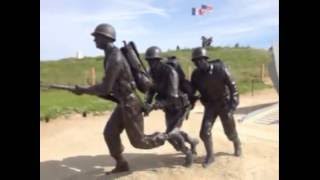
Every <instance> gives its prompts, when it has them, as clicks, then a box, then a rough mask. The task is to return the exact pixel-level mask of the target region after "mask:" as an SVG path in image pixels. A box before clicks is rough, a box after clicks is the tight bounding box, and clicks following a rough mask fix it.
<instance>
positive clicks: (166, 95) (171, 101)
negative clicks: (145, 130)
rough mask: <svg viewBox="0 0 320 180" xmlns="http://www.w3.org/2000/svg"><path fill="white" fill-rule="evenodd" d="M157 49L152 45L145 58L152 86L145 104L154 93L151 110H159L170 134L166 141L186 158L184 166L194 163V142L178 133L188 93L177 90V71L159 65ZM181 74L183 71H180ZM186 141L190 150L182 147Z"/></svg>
mask: <svg viewBox="0 0 320 180" xmlns="http://www.w3.org/2000/svg"><path fill="white" fill-rule="evenodd" d="M160 53H161V50H160V48H159V47H156V46H152V47H150V48H148V49H147V51H146V53H145V58H146V60H147V62H148V63H149V66H150V75H151V77H152V80H153V84H154V86H153V87H152V88H150V90H149V91H148V93H147V97H146V103H147V104H151V103H152V100H153V97H154V95H155V94H157V95H156V97H155V99H156V102H155V103H154V104H153V106H152V107H153V108H154V109H162V110H163V111H164V113H165V119H166V126H167V129H166V133H168V135H169V140H168V141H169V142H170V144H172V145H173V147H174V148H175V149H176V150H177V151H181V152H182V153H184V154H185V155H186V159H185V164H184V165H185V166H187V167H189V166H191V165H192V163H193V155H192V154H196V145H197V144H198V143H199V142H198V140H197V139H194V138H191V137H190V136H189V135H188V134H187V133H186V132H184V131H181V130H180V128H181V126H182V123H183V120H184V119H185V115H186V113H188V112H187V109H188V108H187V107H188V106H189V105H190V102H189V100H188V96H187V94H185V93H183V92H182V91H181V90H180V89H179V75H178V73H177V72H176V70H175V69H174V68H173V67H172V66H170V65H168V64H166V63H164V62H161V60H162V59H163V58H162V57H161V56H160ZM181 71H182V69H181ZM182 73H183V72H182ZM185 142H188V143H189V144H190V145H191V150H190V149H189V148H188V147H187V146H186V145H185Z"/></svg>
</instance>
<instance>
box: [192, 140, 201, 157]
mask: <svg viewBox="0 0 320 180" xmlns="http://www.w3.org/2000/svg"><path fill="white" fill-rule="evenodd" d="M198 144H199V141H198V139H195V138H194V139H191V141H190V146H191V152H192V154H193V155H197V154H198V153H197V150H196V146H197V145H198Z"/></svg>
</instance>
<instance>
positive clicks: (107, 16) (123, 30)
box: [40, 0, 169, 59]
mask: <svg viewBox="0 0 320 180" xmlns="http://www.w3.org/2000/svg"><path fill="white" fill-rule="evenodd" d="M151 3H152V1H150V0H142V1H138V0H136V1H126V2H124V1H115V0H111V1H110V0H109V1H107V2H106V3H105V4H107V5H108V6H105V7H101V8H99V9H98V10H97V11H95V12H92V11H88V10H87V11H82V10H81V9H77V8H75V7H73V9H72V10H70V11H62V12H60V11H59V13H58V12H57V11H55V9H53V10H52V9H50V8H47V9H45V8H44V9H42V10H41V11H40V47H41V52H40V57H41V58H46V59H47V58H49V59H57V58H62V57H65V56H73V55H74V53H75V52H76V51H77V50H79V49H80V50H81V49H82V51H83V52H84V53H85V55H95V54H96V53H97V52H98V51H97V50H96V49H95V47H94V44H93V42H92V37H91V36H90V33H91V32H92V31H93V30H94V28H95V26H96V25H98V24H100V23H109V24H112V25H113V26H114V27H115V29H116V31H117V38H118V39H119V40H120V42H117V43H116V44H120V43H121V40H123V39H132V37H138V36H141V35H146V34H149V33H150V30H149V29H148V28H147V27H146V26H144V22H143V20H142V18H143V16H144V15H155V16H160V17H163V18H168V17H169V15H168V13H167V12H166V10H165V9H161V8H158V7H155V6H153V5H152V4H151ZM85 50H86V51H85ZM54 54H59V56H57V55H54Z"/></svg>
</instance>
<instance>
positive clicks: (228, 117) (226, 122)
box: [220, 110, 242, 156]
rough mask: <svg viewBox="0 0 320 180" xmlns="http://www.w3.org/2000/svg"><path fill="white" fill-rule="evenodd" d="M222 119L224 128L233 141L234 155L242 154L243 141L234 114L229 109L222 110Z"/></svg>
mask: <svg viewBox="0 0 320 180" xmlns="http://www.w3.org/2000/svg"><path fill="white" fill-rule="evenodd" d="M220 119H221V122H222V126H223V130H224V133H225V134H226V136H227V137H228V139H229V140H230V141H232V142H233V146H234V155H235V156H241V154H242V151H241V142H240V139H239V136H238V133H237V130H236V123H235V120H234V117H233V114H232V113H231V112H229V111H228V110H222V111H221V112H220Z"/></svg>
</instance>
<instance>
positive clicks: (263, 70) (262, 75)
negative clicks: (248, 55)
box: [260, 64, 265, 81]
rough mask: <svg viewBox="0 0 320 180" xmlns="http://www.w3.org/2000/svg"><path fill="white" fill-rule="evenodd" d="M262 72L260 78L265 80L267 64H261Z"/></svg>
mask: <svg viewBox="0 0 320 180" xmlns="http://www.w3.org/2000/svg"><path fill="white" fill-rule="evenodd" d="M260 72H261V74H260V80H261V81H263V80H264V75H265V65H264V64H262V65H261V71H260Z"/></svg>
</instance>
